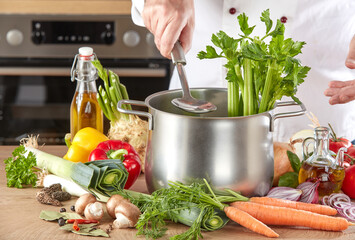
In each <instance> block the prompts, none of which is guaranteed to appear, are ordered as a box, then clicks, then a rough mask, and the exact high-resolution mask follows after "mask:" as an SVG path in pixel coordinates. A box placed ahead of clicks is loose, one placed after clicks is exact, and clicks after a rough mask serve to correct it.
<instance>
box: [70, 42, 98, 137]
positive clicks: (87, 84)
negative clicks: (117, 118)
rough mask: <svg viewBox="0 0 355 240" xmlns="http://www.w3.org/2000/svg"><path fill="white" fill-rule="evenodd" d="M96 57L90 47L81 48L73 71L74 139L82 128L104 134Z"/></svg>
mask: <svg viewBox="0 0 355 240" xmlns="http://www.w3.org/2000/svg"><path fill="white" fill-rule="evenodd" d="M96 59H97V58H96V55H95V53H94V52H93V49H92V48H90V47H81V48H79V54H77V55H75V58H74V62H73V66H72V69H71V81H72V82H74V80H76V81H77V85H76V90H75V94H74V97H73V100H72V103H71V106H70V133H71V138H72V139H73V138H74V136H75V134H76V133H77V132H78V131H79V130H80V129H82V128H85V127H92V128H95V129H97V130H98V131H100V132H103V114H102V110H101V108H100V106H99V103H98V101H97V98H96V97H97V87H96V79H97V78H98V75H97V70H96V68H95V67H94V65H93V64H92V63H91V61H93V60H96Z"/></svg>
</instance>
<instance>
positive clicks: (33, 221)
mask: <svg viewBox="0 0 355 240" xmlns="http://www.w3.org/2000/svg"><path fill="white" fill-rule="evenodd" d="M15 147H16V146H0V159H1V160H0V239H2V240H8V239H14V240H21V239H26V240H28V239H36V240H42V239H45V240H47V239H60V240H65V239H79V240H80V239H105V238H102V237H85V236H80V235H77V234H74V233H70V232H66V231H63V230H61V229H59V226H58V224H57V223H56V222H47V221H44V220H41V219H40V218H39V214H40V212H41V211H42V210H51V211H59V209H60V207H55V206H50V205H44V204H40V203H39V202H37V200H36V199H35V194H36V192H37V191H39V189H36V188H25V189H16V188H8V187H7V186H6V175H5V169H4V167H5V165H4V161H3V160H4V159H6V158H8V157H10V156H11V153H12V151H13V150H14V148H15ZM42 150H44V151H45V152H48V153H51V154H55V155H57V156H63V155H64V154H65V152H66V147H65V146H44V148H43V149H42ZM132 190H135V191H139V192H145V193H146V192H147V188H146V185H145V180H144V174H141V176H140V177H139V179H138V181H137V182H136V183H135V184H134V185H133V187H132ZM75 200H76V198H73V199H71V200H69V201H67V202H63V205H64V206H63V207H65V208H66V209H67V211H70V206H72V205H73V204H74V203H75ZM112 221H113V220H112V219H111V218H110V217H109V216H108V215H107V213H105V217H104V218H103V220H102V221H101V223H102V224H107V225H108V224H109V223H112ZM167 227H168V229H169V230H168V231H167V235H166V236H165V237H164V238H161V239H168V237H171V236H173V235H175V234H179V233H182V232H184V231H186V230H187V229H188V228H187V227H186V226H184V225H182V224H174V223H169V224H168V225H167ZM272 229H273V230H274V231H276V232H277V233H278V234H279V235H280V237H279V239H298V240H300V239H339V240H345V239H347V240H350V239H352V240H353V239H355V226H351V227H349V228H348V229H347V230H345V231H343V232H328V231H318V230H311V229H304V228H291V227H278V226H272ZM202 234H203V237H204V238H203V239H205V240H208V239H227V240H228V239H268V238H266V237H263V236H261V235H258V234H256V233H253V232H251V231H249V230H247V229H245V228H244V227H241V226H239V225H238V224H236V223H228V224H227V225H226V226H225V227H224V228H223V229H220V230H218V231H213V232H203V233H202ZM109 235H110V238H112V239H120V240H124V239H145V238H144V237H141V236H140V237H137V236H136V229H113V230H112V232H110V234H109Z"/></svg>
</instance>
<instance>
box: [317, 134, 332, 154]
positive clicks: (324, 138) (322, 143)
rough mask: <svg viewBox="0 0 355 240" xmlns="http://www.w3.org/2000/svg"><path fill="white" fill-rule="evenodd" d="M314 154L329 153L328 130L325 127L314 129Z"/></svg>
mask: <svg viewBox="0 0 355 240" xmlns="http://www.w3.org/2000/svg"><path fill="white" fill-rule="evenodd" d="M315 151H316V152H315V154H317V155H327V154H329V130H328V129H327V128H317V129H316V131H315Z"/></svg>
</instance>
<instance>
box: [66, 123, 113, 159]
mask: <svg viewBox="0 0 355 240" xmlns="http://www.w3.org/2000/svg"><path fill="white" fill-rule="evenodd" d="M107 140H109V139H108V137H106V136H105V135H104V134H103V133H101V132H99V131H97V130H96V129H95V128H91V127H86V128H83V129H80V130H79V131H78V132H77V133H76V134H75V136H74V138H73V141H72V142H71V145H70V147H69V149H68V152H67V154H65V156H64V157H63V158H64V159H67V160H70V161H72V162H83V163H85V162H87V161H88V160H89V155H90V153H91V151H92V150H94V149H95V148H96V147H97V145H98V144H99V143H101V142H104V141H107Z"/></svg>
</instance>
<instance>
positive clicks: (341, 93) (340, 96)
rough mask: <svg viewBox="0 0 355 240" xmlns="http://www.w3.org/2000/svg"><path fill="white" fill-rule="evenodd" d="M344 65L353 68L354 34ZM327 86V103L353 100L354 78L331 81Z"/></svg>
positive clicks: (354, 67)
mask: <svg viewBox="0 0 355 240" xmlns="http://www.w3.org/2000/svg"><path fill="white" fill-rule="evenodd" d="M345 66H347V67H348V68H350V69H355V35H354V37H353V39H352V40H351V42H350V46H349V53H348V56H347V58H346V61H345ZM328 86H329V88H327V89H326V90H325V92H324V95H325V96H328V97H330V99H329V103H330V104H331V105H334V104H341V103H347V102H350V101H353V100H355V79H354V80H351V81H331V82H329V84H328Z"/></svg>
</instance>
